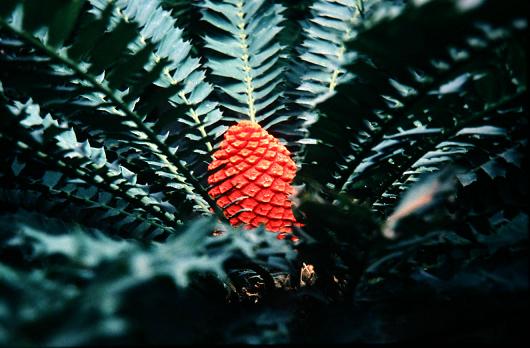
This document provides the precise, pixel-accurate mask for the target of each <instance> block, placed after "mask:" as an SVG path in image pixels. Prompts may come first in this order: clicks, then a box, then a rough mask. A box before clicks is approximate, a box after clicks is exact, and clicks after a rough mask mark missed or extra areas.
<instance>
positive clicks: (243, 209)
mask: <svg viewBox="0 0 530 348" xmlns="http://www.w3.org/2000/svg"><path fill="white" fill-rule="evenodd" d="M208 170H209V171H210V175H209V177H208V184H209V185H210V187H211V189H210V190H209V191H208V193H209V195H210V196H211V197H212V198H213V199H214V200H215V201H216V202H217V205H218V206H219V207H220V208H221V209H222V210H223V212H224V215H225V216H226V217H227V218H228V220H229V221H230V223H231V224H232V225H234V226H237V225H243V226H245V227H247V228H254V227H258V226H260V225H264V226H265V229H266V230H268V231H271V232H281V234H279V235H278V237H279V238H281V236H283V233H290V232H292V227H293V226H299V225H300V224H299V223H298V222H297V221H296V218H295V217H294V215H293V210H292V202H291V200H290V198H289V197H290V195H291V194H292V193H293V192H294V189H293V187H292V186H291V182H292V181H293V179H294V177H295V174H296V164H295V163H294V161H293V160H292V159H291V153H290V152H289V150H287V148H286V147H285V146H284V145H283V144H281V143H280V142H279V141H278V139H276V138H275V137H274V136H272V135H271V134H269V133H268V132H267V131H266V130H264V129H263V128H261V126H260V125H259V124H257V123H255V122H252V121H241V122H239V123H237V124H236V125H233V126H231V127H230V128H228V130H227V131H226V133H225V135H224V140H223V141H222V142H221V144H220V148H219V149H218V150H217V151H216V152H214V154H213V162H212V163H211V164H210V165H209V166H208Z"/></svg>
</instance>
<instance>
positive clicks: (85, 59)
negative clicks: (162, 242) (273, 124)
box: [2, 1, 220, 212]
mask: <svg viewBox="0 0 530 348" xmlns="http://www.w3.org/2000/svg"><path fill="white" fill-rule="evenodd" d="M91 5H92V9H91V10H90V11H89V12H88V13H87V14H86V15H83V16H81V18H80V20H79V22H80V24H79V25H78V27H76V34H77V35H76V37H77V40H75V38H74V39H73V41H72V42H70V45H69V46H68V47H67V48H59V49H57V48H55V47H54V46H52V42H51V41H49V39H48V31H49V30H50V29H48V28H49V27H48V26H47V25H50V23H41V27H40V29H39V31H38V32H37V33H32V32H30V31H28V30H29V29H27V28H26V27H24V25H23V24H24V23H18V22H17V21H18V17H19V16H21V15H22V13H23V12H24V11H30V10H32V9H33V8H32V7H31V5H29V4H25V5H24V6H22V5H19V6H18V7H16V8H15V9H14V11H13V12H12V13H10V14H9V15H8V16H6V17H5V18H6V19H2V27H3V28H4V30H5V32H7V33H9V34H8V35H10V36H11V37H12V38H7V39H3V40H2V45H3V46H4V47H5V48H6V49H8V50H9V51H8V52H9V54H6V55H5V57H6V58H7V60H8V61H10V62H11V63H12V65H11V68H15V69H18V70H21V71H22V72H24V71H27V70H28V69H29V66H28V65H29V64H30V63H31V62H28V61H26V60H25V59H24V55H25V53H26V52H24V50H21V49H19V48H20V47H28V48H27V49H28V50H36V51H37V52H39V54H40V55H41V56H42V59H40V60H38V62H39V63H41V67H42V70H41V71H42V73H43V74H45V75H47V76H52V77H54V79H55V80H59V81H62V86H64V87H62V90H63V92H65V93H64V94H62V95H61V94H59V90H57V89H54V93H53V94H51V95H50V93H49V92H48V93H39V92H40V90H47V89H49V88H47V87H49V86H42V87H41V86H39V85H38V84H35V85H37V89H38V90H36V89H35V88H34V87H32V90H26V91H23V89H24V87H25V85H24V83H26V84H27V81H22V82H20V81H14V82H13V83H12V85H11V84H10V82H11V81H4V85H5V88H6V90H7V91H12V92H13V93H17V92H15V91H16V90H21V92H24V93H27V95H28V96H31V97H33V98H34V99H35V100H37V101H38V102H39V103H40V104H41V106H43V107H45V108H50V109H51V110H53V111H54V113H55V114H56V115H61V117H65V118H68V119H69V120H70V121H71V122H73V123H74V124H76V125H77V126H79V127H80V128H85V129H89V130H88V132H89V133H90V135H91V136H92V137H93V138H94V139H95V140H96V141H98V142H99V143H100V144H103V143H105V144H106V145H108V146H107V148H108V149H109V150H111V151H114V152H116V153H117V154H119V155H120V156H122V158H123V160H125V161H126V163H128V164H129V166H133V164H132V163H135V166H136V167H142V162H143V163H144V165H143V167H144V168H145V170H147V171H149V170H153V169H152V168H154V172H151V174H148V175H151V176H153V175H154V176H155V177H157V178H158V180H159V181H161V182H163V181H165V183H163V184H162V185H164V186H165V189H166V190H168V191H175V192H176V193H175V194H176V195H177V196H179V195H182V194H184V196H185V197H186V198H187V199H189V200H190V201H191V202H193V204H194V206H195V208H196V209H198V210H202V211H204V212H208V211H209V205H210V204H211V205H212V206H213V207H215V205H214V203H212V202H211V201H210V198H209V197H208V195H207V193H206V191H205V189H204V188H203V186H202V184H201V183H200V181H199V180H198V179H197V178H196V177H195V176H196V175H195V174H194V172H193V167H194V165H197V163H199V164H202V163H203V162H205V161H206V160H207V156H206V154H207V152H208V151H209V150H210V149H211V148H212V145H211V141H212V140H213V138H214V137H216V136H219V133H220V128H218V127H217V126H216V122H217V120H218V119H219V118H220V112H219V111H218V110H217V109H216V105H215V103H211V102H207V101H206V100H205V98H206V97H207V96H208V94H209V93H210V91H211V86H210V85H209V84H207V83H206V82H204V71H201V70H199V69H198V68H199V63H198V59H196V58H192V57H190V56H189V54H188V53H189V51H190V47H191V46H190V45H189V43H187V42H185V41H183V39H182V30H179V29H177V28H175V27H174V20H173V19H172V18H171V17H170V16H169V14H168V13H167V12H166V11H163V10H162V9H161V8H160V7H159V6H158V2H157V1H132V2H119V1H118V2H116V3H114V2H110V3H109V2H107V1H92V2H91ZM124 35H125V36H127V37H128V38H129V40H126V41H124V40H123V38H122V37H123V36H124ZM66 37H68V35H65V38H66ZM118 37H120V40H121V41H120V42H117V41H116V39H117V38H118ZM20 52H22V54H20ZM30 52H31V51H30ZM123 67H127V68H128V70H127V71H125V70H124V68H123ZM12 71H13V70H11V69H10V74H9V75H10V76H16V74H15V75H14V74H12ZM47 80H48V79H47ZM55 88H57V87H55ZM60 88H61V87H60ZM147 91H151V92H150V93H146V92H147ZM140 94H147V97H145V98H139V95H140ZM61 96H64V99H62V98H61ZM161 96H166V97H167V99H165V100H164V102H165V103H166V104H165V105H162V104H160V102H159V99H158V98H160V97H161ZM59 108H60V109H59ZM73 108H75V111H73V110H72V109H73ZM155 108H158V109H160V108H164V109H165V110H164V112H163V113H160V112H157V113H156V114H158V115H161V116H160V117H157V116H155V115H156V114H155V115H153V114H154V113H155V111H158V110H156V109H155ZM82 110H85V111H88V110H89V111H88V113H89V114H85V113H83V112H82ZM89 115H90V117H88V116H89ZM182 134H186V135H187V137H185V139H183V137H182ZM190 142H193V143H194V144H195V143H200V144H201V145H199V146H197V145H191V144H190ZM201 161H202V162H201ZM181 193H182V194H181Z"/></svg>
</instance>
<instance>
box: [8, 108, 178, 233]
mask: <svg viewBox="0 0 530 348" xmlns="http://www.w3.org/2000/svg"><path fill="white" fill-rule="evenodd" d="M2 112H3V113H4V114H5V119H4V120H3V124H2V134H1V135H0V137H1V139H2V141H3V142H4V146H3V147H5V148H11V149H13V150H14V151H13V152H12V153H8V154H7V156H5V157H4V158H3V159H2V160H3V161H5V167H11V168H12V171H13V173H12V174H13V175H7V177H6V176H4V175H2V179H3V180H2V181H4V182H5V183H6V185H7V183H10V182H11V183H13V182H14V183H16V186H15V187H11V189H18V190H21V191H22V193H23V191H24V190H29V191H32V192H39V193H40V195H41V196H43V197H48V198H49V197H57V198H58V199H59V201H60V202H57V203H61V204H71V203H72V202H70V201H69V200H70V199H71V200H75V201H76V204H78V205H80V206H84V207H85V208H89V209H88V210H91V211H93V212H94V214H93V216H91V217H90V218H89V219H91V220H92V221H94V222H96V223H106V224H107V226H108V227H107V228H110V229H116V230H120V229H122V228H123V227H124V226H125V225H127V229H128V230H129V231H133V232H132V233H131V234H132V235H134V236H135V237H137V238H145V237H147V236H149V238H153V237H156V236H158V235H159V234H160V233H162V232H164V233H166V234H167V233H173V231H174V226H176V225H177V224H179V223H180V222H179V221H177V220H176V217H175V215H174V213H175V212H176V208H175V207H174V206H173V205H171V204H170V203H169V202H168V201H167V198H166V197H165V196H164V193H163V192H158V193H153V192H150V190H151V189H150V187H149V186H148V185H142V184H140V183H138V180H137V174H135V173H134V172H132V171H130V170H129V169H127V168H126V167H124V166H122V165H120V164H119V162H118V161H114V162H112V163H111V162H109V161H108V159H107V156H106V152H105V148H104V147H92V146H91V144H90V142H89V140H88V139H87V140H85V141H83V142H79V141H78V140H77V135H76V132H75V130H74V129H73V128H71V127H69V126H68V124H67V123H66V122H64V121H61V122H59V121H58V120H56V119H54V118H53V117H52V116H51V115H50V114H48V115H46V116H44V117H42V116H41V114H40V108H39V105H37V104H34V103H33V102H32V101H31V100H30V101H28V102H27V103H20V102H16V103H14V104H13V105H11V106H8V107H7V108H6V109H4V110H3V111H2ZM8 129H9V131H8ZM6 188H8V187H6ZM19 200H20V199H19ZM13 203H14V202H13ZM49 203H50V204H49V205H53V204H52V203H53V200H50V202H49ZM74 206H75V204H74ZM53 209H54V210H58V211H61V210H62V209H59V208H58V207H56V206H54V207H53ZM65 216H67V215H65ZM116 216H117V217H118V218H121V219H120V220H119V221H117V217H116ZM108 218H111V220H112V222H109V221H106V219H108Z"/></svg>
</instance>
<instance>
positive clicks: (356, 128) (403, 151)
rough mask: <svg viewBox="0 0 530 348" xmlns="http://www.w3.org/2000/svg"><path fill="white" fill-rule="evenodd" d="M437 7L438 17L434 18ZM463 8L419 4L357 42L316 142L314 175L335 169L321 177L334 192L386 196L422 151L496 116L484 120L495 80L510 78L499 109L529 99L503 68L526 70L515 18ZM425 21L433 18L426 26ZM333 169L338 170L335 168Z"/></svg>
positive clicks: (373, 26)
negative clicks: (506, 103)
mask: <svg viewBox="0 0 530 348" xmlns="http://www.w3.org/2000/svg"><path fill="white" fill-rule="evenodd" d="M435 11H436V12H437V13H438V15H437V16H436V18H437V20H436V21H434V20H433V21H430V20H427V18H428V17H429V13H433V12H435ZM460 11H461V10H460V9H458V8H457V7H455V6H454V5H453V4H451V3H449V4H443V3H439V2H434V3H427V4H425V5H423V6H420V7H416V6H414V5H410V6H408V7H407V8H405V9H404V10H403V12H402V13H401V14H400V15H398V16H396V17H392V18H390V19H388V18H387V17H383V18H384V19H379V20H377V21H375V20H374V21H372V22H370V23H369V25H367V27H366V29H364V30H363V31H361V32H359V33H358V35H357V37H356V39H355V40H353V41H352V42H351V43H349V45H350V46H351V47H352V50H353V51H355V52H358V54H359V57H358V58H357V59H356V60H355V61H354V62H353V63H352V64H350V65H349V66H348V71H349V73H351V74H352V79H351V81H349V82H348V83H345V84H343V85H342V86H340V87H339V88H338V89H337V92H336V93H335V95H334V96H333V97H331V98H329V99H328V100H326V101H325V102H323V103H322V104H321V106H320V107H319V108H320V110H321V111H322V112H323V114H322V116H321V117H320V118H319V121H318V122H317V123H316V124H314V125H313V126H312V137H314V138H316V139H318V140H319V143H320V144H319V145H317V146H315V147H313V149H314V150H315V151H313V152H311V151H310V153H309V154H308V157H307V162H308V165H307V166H306V170H308V171H311V172H317V171H321V172H322V171H326V174H324V176H320V174H317V177H319V180H320V181H324V182H326V183H327V185H328V187H329V188H330V189H334V190H338V191H342V192H346V193H353V194H354V195H355V196H356V198H358V199H360V200H361V201H364V200H365V199H368V201H370V199H377V198H376V197H378V195H379V194H380V193H382V192H384V191H385V190H386V189H387V188H388V187H387V186H386V185H387V184H386V183H387V182H388V180H390V182H389V184H390V183H392V182H393V181H395V180H397V179H398V178H399V176H400V175H401V174H402V173H403V171H406V170H407V166H410V165H412V164H413V163H414V161H415V160H417V159H418V157H416V156H421V155H422V154H424V153H425V152H422V151H424V150H425V149H428V148H429V146H434V145H436V144H437V143H440V142H442V141H443V140H446V139H448V138H447V137H449V136H451V134H452V132H454V133H456V132H457V131H458V130H459V128H458V127H460V126H463V125H464V124H465V123H466V122H471V121H472V120H473V119H475V118H480V117H479V115H481V116H482V117H487V116H489V115H487V113H486V114H483V112H486V111H487V110H488V108H489V107H490V106H492V105H488V104H485V101H486V100H488V97H489V95H485V94H484V93H485V90H486V89H488V88H492V86H491V83H492V81H491V80H489V76H503V78H502V79H501V80H500V81H496V91H498V92H499V93H498V94H497V95H500V96H499V97H498V98H499V99H497V100H496V103H502V102H503V101H505V100H511V99H512V98H517V97H518V96H521V94H522V93H525V91H526V82H525V81H524V80H521V79H520V76H518V77H517V78H513V77H514V76H513V72H511V71H507V70H503V68H502V66H503V64H504V63H502V62H503V61H505V60H506V59H508V60H510V63H509V64H511V66H513V67H517V68H515V69H524V67H523V66H522V65H521V64H523V63H522V61H521V60H520V56H519V57H518V54H517V53H516V52H517V50H519V49H520V43H519V42H520V40H521V38H522V31H521V29H520V28H518V27H517V24H516V22H514V19H513V17H512V16H511V15H509V16H504V17H503V15H502V14H503V13H505V12H502V11H500V12H499V13H498V15H496V16H495V15H493V14H494V13H496V6H495V5H492V3H488V4H487V5H484V7H481V8H480V9H472V10H470V11H467V12H465V13H464V14H459V15H457V14H456V13H459V12H460ZM418 18H422V19H425V20H422V21H421V22H420V23H419V24H418V20H417V19H418ZM412 23H414V30H415V31H414V32H411V29H412ZM488 23H489V24H488ZM446 26H449V27H450V29H446V30H454V31H458V33H459V34H458V35H456V34H455V35H452V36H451V35H444V40H447V39H448V38H451V40H452V41H446V42H444V41H441V40H436V37H437V36H438V35H440V34H439V33H440V30H441V29H440V27H446ZM420 29H421V30H420ZM411 35H413V36H411ZM407 36H409V37H410V40H407V44H406V45H402V46H401V47H400V48H398V47H397V46H398V45H400V44H402V43H398V42H396V41H395V38H397V37H401V38H403V37H407ZM425 45H428V46H427V48H426V46H425ZM383 47H385V49H384V50H383ZM387 48H390V49H391V50H392V55H389V54H388V53H387V52H386V49H387ZM514 50H515V51H514ZM509 52H513V53H509ZM514 53H515V54H514ZM488 103H491V101H489V100H488ZM448 114H449V115H450V117H448V116H447V115H448ZM451 129H452V130H451ZM428 144H429V145H428ZM330 166H335V168H336V169H335V170H333V171H331V172H330V171H329V169H328V168H330ZM380 190H382V191H380ZM378 192H379V193H378ZM368 197H371V198H368ZM371 202H374V201H373V200H372V201H371Z"/></svg>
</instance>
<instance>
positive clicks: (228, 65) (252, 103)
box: [201, 0, 284, 127]
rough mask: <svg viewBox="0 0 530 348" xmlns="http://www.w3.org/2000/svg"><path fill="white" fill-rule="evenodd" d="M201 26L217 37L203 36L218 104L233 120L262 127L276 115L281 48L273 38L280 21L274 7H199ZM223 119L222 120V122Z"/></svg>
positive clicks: (208, 4)
mask: <svg viewBox="0 0 530 348" xmlns="http://www.w3.org/2000/svg"><path fill="white" fill-rule="evenodd" d="M201 7H202V9H203V11H202V17H203V20H204V21H206V22H207V23H209V24H211V25H212V26H213V27H214V28H216V29H217V30H218V32H219V34H207V35H205V36H204V41H205V47H207V48H209V49H210V50H211V51H212V54H211V55H210V56H209V57H208V62H207V66H208V67H209V68H210V69H211V70H212V75H213V76H216V77H218V79H216V80H215V83H216V85H217V86H218V88H219V90H220V91H221V92H222V96H223V98H220V103H221V105H223V106H224V107H225V108H226V109H227V110H229V111H228V113H229V114H231V115H233V116H231V117H230V119H232V120H239V119H241V118H247V119H250V120H251V121H256V122H259V123H261V124H262V126H264V127H267V126H268V124H270V123H271V122H273V121H274V119H275V117H278V114H281V112H282V106H281V105H279V103H278V101H279V99H280V97H281V95H282V89H281V87H282V82H283V79H282V77H281V74H282V72H283V69H284V67H283V65H282V62H281V51H282V46H281V45H280V44H279V43H278V42H276V40H275V38H276V37H277V35H278V33H279V32H280V31H281V29H282V28H281V26H280V25H281V23H282V21H283V20H284V18H283V16H282V12H283V10H284V8H283V7H282V6H280V5H277V4H273V5H272V6H270V4H268V3H266V2H265V1H246V0H241V1H233V2H225V3H222V2H219V1H205V2H204V3H203V4H201ZM225 119H226V118H225Z"/></svg>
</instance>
